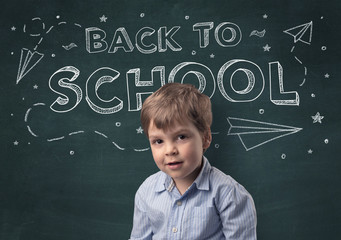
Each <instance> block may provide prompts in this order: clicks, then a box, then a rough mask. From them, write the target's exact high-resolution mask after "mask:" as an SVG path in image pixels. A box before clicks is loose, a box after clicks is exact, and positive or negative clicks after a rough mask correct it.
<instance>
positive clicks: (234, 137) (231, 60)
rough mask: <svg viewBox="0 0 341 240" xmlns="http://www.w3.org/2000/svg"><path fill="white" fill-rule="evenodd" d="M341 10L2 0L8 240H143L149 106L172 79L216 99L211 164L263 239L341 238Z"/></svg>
mask: <svg viewBox="0 0 341 240" xmlns="http://www.w3.org/2000/svg"><path fill="white" fill-rule="evenodd" d="M340 11H341V3H340V1H337V0H333V1H322V0H320V1H313V0H301V1H296V0H289V1H277V0H276V1H274V0H263V1H251V0H242V1H227V0H225V1H223V0H210V1H203V0H196V1H186V0H184V1H159V0H148V1H142V0H134V1H116V0H106V1H84V0H82V1H81V0H76V1H17V0H12V1H6V2H4V1H3V3H2V4H1V10H0V12H1V14H0V16H1V62H0V63H1V72H2V73H1V81H0V86H1V95H0V97H1V114H0V119H1V137H0V141H1V142H0V144H1V160H0V239H4V240H19V239H20V240H29V239H30V240H31V239H32V240H60V239H63V240H68V239H70V240H76V239H80V240H86V239H96V240H100V239H105V240H107V239H128V238H129V235H130V231H131V228H132V216H133V205H134V194H135V191H136V190H137V188H138V186H139V185H140V184H141V183H142V181H143V180H144V179H145V178H146V177H147V176H149V175H150V174H152V173H154V172H156V171H157V170H158V169H157V168H156V166H155V164H154V162H153V159H152V156H151V153H150V149H149V145H148V141H147V139H146V138H145V136H144V134H143V131H142V129H141V127H140V123H139V114H140V108H141V103H142V102H143V100H144V99H145V97H147V96H148V95H149V94H150V93H152V92H154V91H155V90H156V89H158V88H159V87H160V86H161V85H162V84H164V83H166V82H173V81H174V82H185V83H192V84H194V85H195V86H196V87H197V88H199V89H200V90H201V91H202V92H204V93H205V94H207V95H208V96H210V98H211V100H212V104H213V114H214V121H213V126H212V132H213V142H212V145H211V147H210V149H209V150H208V151H207V153H206V156H207V157H208V159H209V160H210V162H211V164H212V165H214V166H216V167H218V168H219V169H221V170H222V171H224V172H225V173H227V174H229V175H231V176H233V177H234V178H235V179H236V180H237V181H238V182H240V183H241V184H243V185H244V186H245V187H246V188H247V189H248V191H249V192H250V193H251V194H252V196H253V198H254V200H255V204H256V208H257V216H258V228H257V232H258V238H259V239H271V240H273V239H276V240H279V239H283V240H288V239H300V240H301V239H309V240H312V239H339V238H340V237H341V206H340V203H341V187H340V184H341V158H340V152H338V151H339V150H340V149H339V147H340V142H341V141H340V140H341V137H340V130H341V127H340V122H341V111H340V102H341V97H340V96H341V94H340V91H341V74H340V67H341V65H340V52H341V47H340V46H341V44H340V38H341V34H340V33H341V29H340ZM338 149H339V150H338Z"/></svg>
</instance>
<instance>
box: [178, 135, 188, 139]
mask: <svg viewBox="0 0 341 240" xmlns="http://www.w3.org/2000/svg"><path fill="white" fill-rule="evenodd" d="M185 138H186V136H185V135H179V136H178V139H179V140H184V139H185Z"/></svg>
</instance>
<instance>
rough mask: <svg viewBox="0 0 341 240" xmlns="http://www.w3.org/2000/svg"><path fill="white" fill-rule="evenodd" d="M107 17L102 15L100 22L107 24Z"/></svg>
mask: <svg viewBox="0 0 341 240" xmlns="http://www.w3.org/2000/svg"><path fill="white" fill-rule="evenodd" d="M107 19H108V18H107V17H106V16H105V15H102V17H100V18H99V20H100V22H107Z"/></svg>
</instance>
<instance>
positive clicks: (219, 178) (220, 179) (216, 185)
mask: <svg viewBox="0 0 341 240" xmlns="http://www.w3.org/2000/svg"><path fill="white" fill-rule="evenodd" d="M209 176H210V177H209V178H210V180H209V181H210V187H211V190H212V191H213V192H215V193H216V194H217V195H223V196H224V195H225V196H226V195H229V194H230V193H233V194H238V195H240V194H241V195H248V196H250V194H249V192H248V191H247V190H246V189H245V188H244V186H243V185H241V184H240V183H239V182H237V181H236V180H235V179H234V178H233V177H231V176H230V175H227V174H225V173H224V172H223V171H221V170H219V169H218V168H216V167H211V170H210V175H209Z"/></svg>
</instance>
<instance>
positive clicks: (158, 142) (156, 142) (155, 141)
mask: <svg viewBox="0 0 341 240" xmlns="http://www.w3.org/2000/svg"><path fill="white" fill-rule="evenodd" d="M162 142H163V141H162V140H161V139H156V140H153V141H152V143H153V144H161V143H162Z"/></svg>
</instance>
